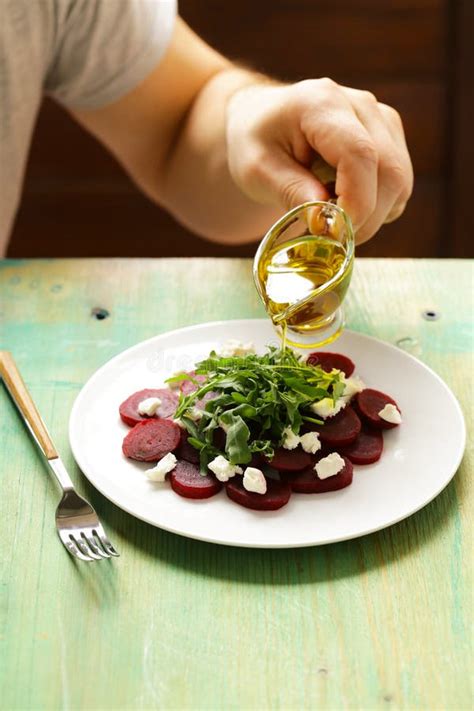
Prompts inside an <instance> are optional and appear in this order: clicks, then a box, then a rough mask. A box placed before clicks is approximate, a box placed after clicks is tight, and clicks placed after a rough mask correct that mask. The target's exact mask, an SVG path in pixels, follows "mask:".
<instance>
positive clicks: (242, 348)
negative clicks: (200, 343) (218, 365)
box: [218, 338, 255, 358]
mask: <svg viewBox="0 0 474 711" xmlns="http://www.w3.org/2000/svg"><path fill="white" fill-rule="evenodd" d="M249 353H255V346H254V344H253V343H252V342H251V341H248V342H247V343H243V342H242V341H237V340H236V339H235V338H229V339H228V340H227V341H225V343H223V344H222V345H221V347H220V349H219V352H218V355H220V356H221V358H232V357H234V356H241V357H243V356H246V355H248V354H249Z"/></svg>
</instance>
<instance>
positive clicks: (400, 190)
mask: <svg viewBox="0 0 474 711" xmlns="http://www.w3.org/2000/svg"><path fill="white" fill-rule="evenodd" d="M303 84H306V85H311V88H312V92H313V95H314V98H313V99H312V100H311V101H310V100H309V98H308V89H309V87H308V86H305V87H303V90H304V92H305V93H306V96H305V97H304V100H302V101H301V114H302V120H301V127H302V130H303V132H304V134H305V135H306V137H307V140H308V141H309V143H310V144H311V145H312V146H313V148H314V150H316V151H317V152H318V153H320V154H321V155H322V157H323V158H324V159H325V160H326V161H327V162H328V163H330V164H331V165H333V166H335V167H336V168H337V181H336V193H337V195H338V197H339V199H338V204H340V205H341V207H343V208H344V209H345V210H346V211H347V212H348V214H349V215H350V217H351V219H352V222H353V224H354V227H355V230H356V233H357V234H356V238H357V241H358V242H363V241H365V240H367V239H369V238H370V237H371V236H372V235H373V234H375V232H376V231H377V230H378V229H379V228H380V226H381V225H382V224H383V223H384V222H386V221H389V220H393V219H396V218H397V217H398V216H399V215H400V214H401V213H402V212H403V209H404V206H405V204H406V202H407V200H408V198H409V196H410V194H411V190H412V186H413V170H412V166H411V161H410V157H409V154H408V150H407V146H406V142H405V136H404V133H403V127H402V122H401V120H400V117H399V115H398V113H397V112H396V111H395V110H394V109H392V108H390V107H389V106H386V105H384V104H379V103H378V102H377V100H376V98H375V97H374V96H373V95H372V94H370V93H369V92H364V91H358V90H356V89H350V88H346V87H340V86H338V85H337V84H335V83H334V82H331V81H330V80H317V81H313V82H306V83H305V82H303ZM302 98H303V97H301V99H302Z"/></svg>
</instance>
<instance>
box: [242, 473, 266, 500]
mask: <svg viewBox="0 0 474 711" xmlns="http://www.w3.org/2000/svg"><path fill="white" fill-rule="evenodd" d="M243 485H244V489H247V491H253V492H254V493H255V494H266V493H267V480H266V479H265V477H264V475H263V472H262V470H261V469H257V468H256V467H247V469H246V470H245V471H244V478H243Z"/></svg>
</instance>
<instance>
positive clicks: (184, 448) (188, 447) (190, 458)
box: [176, 430, 199, 464]
mask: <svg viewBox="0 0 474 711" xmlns="http://www.w3.org/2000/svg"><path fill="white" fill-rule="evenodd" d="M188 437H189V435H188V433H187V432H186V430H181V439H180V442H179V445H178V448H177V450H176V455H177V456H178V457H179V459H185V460H186V461H187V462H191V464H199V450H198V449H195V447H193V445H192V444H189V442H188Z"/></svg>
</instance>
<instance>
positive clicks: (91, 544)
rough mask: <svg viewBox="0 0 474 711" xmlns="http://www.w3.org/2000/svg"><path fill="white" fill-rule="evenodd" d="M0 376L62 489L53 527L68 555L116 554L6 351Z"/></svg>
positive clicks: (93, 557) (0, 358) (86, 557)
mask: <svg viewBox="0 0 474 711" xmlns="http://www.w3.org/2000/svg"><path fill="white" fill-rule="evenodd" d="M0 375H1V376H2V378H3V382H4V383H5V386H6V388H7V390H8V392H9V393H10V395H11V397H12V400H13V402H14V403H15V405H16V406H17V408H18V410H19V412H20V415H21V416H22V418H23V420H24V421H25V423H26V425H27V427H28V429H29V431H30V433H31V436H32V437H33V439H34V440H35V441H36V444H37V445H38V447H39V448H40V450H41V452H42V454H43V455H44V457H45V458H46V461H47V463H48V464H49V467H50V469H51V471H52V472H53V474H54V476H55V477H56V479H57V481H58V482H59V485H60V487H61V489H62V491H63V496H62V498H61V501H60V502H59V505H58V508H57V509H56V529H57V531H58V534H59V538H60V539H61V541H62V543H63V544H64V546H65V547H66V549H67V550H68V551H69V553H70V554H71V555H73V556H75V557H76V558H79V559H80V560H86V561H93V560H103V559H104V558H110V557H111V556H118V555H119V553H117V551H116V550H115V548H114V547H113V545H112V544H111V542H110V541H109V539H108V537H107V535H106V533H105V531H104V529H103V526H102V524H101V523H100V521H99V518H98V516H97V514H96V512H95V511H94V509H93V508H92V506H91V505H90V504H89V502H88V501H86V500H85V499H83V498H82V496H79V494H78V493H77V492H76V491H75V489H74V485H73V483H72V481H71V479H70V477H69V474H68V473H67V471H66V468H65V466H64V464H63V463H62V461H61V458H60V456H59V454H58V452H57V451H56V447H55V446H54V444H53V441H52V439H51V437H50V435H49V432H48V430H47V429H46V425H45V424H44V422H43V420H42V419H41V415H40V414H39V412H38V410H37V409H36V405H35V404H34V402H33V399H32V397H31V395H30V393H29V392H28V390H27V387H26V385H25V383H24V382H23V379H22V377H21V375H20V372H19V370H18V368H17V366H16V363H15V361H14V359H13V356H12V354H11V353H9V352H8V351H0Z"/></svg>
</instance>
